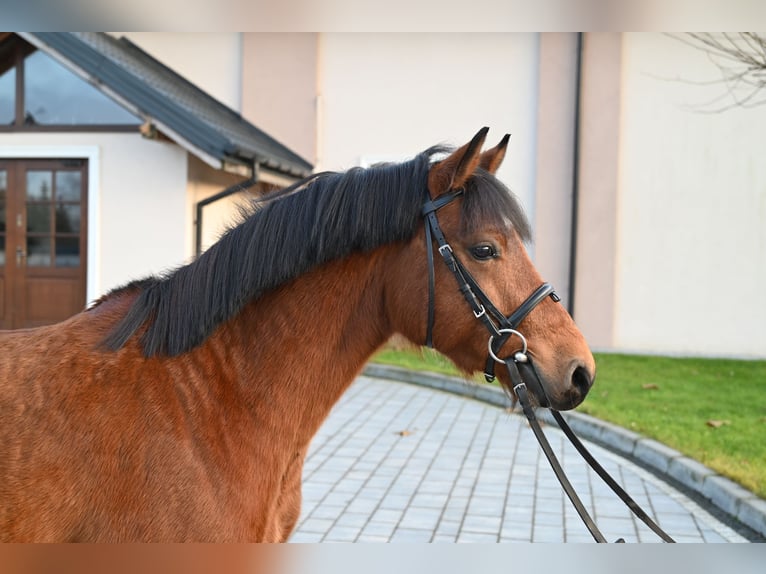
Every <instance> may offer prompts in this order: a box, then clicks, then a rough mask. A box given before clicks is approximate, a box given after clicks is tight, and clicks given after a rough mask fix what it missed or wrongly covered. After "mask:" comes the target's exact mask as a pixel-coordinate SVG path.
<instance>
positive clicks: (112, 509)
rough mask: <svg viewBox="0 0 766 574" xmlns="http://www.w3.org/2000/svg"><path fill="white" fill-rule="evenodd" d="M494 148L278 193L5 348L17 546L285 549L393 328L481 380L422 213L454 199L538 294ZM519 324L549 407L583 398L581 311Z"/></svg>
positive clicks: (2, 377)
mask: <svg viewBox="0 0 766 574" xmlns="http://www.w3.org/2000/svg"><path fill="white" fill-rule="evenodd" d="M486 133H487V128H484V129H482V130H481V131H480V132H479V133H478V134H476V136H475V137H474V138H473V139H472V140H471V141H470V142H469V143H467V144H465V145H464V146H462V147H460V148H458V149H456V150H448V149H446V148H440V147H434V148H430V149H428V150H426V151H425V152H423V153H421V154H419V155H417V156H416V157H415V158H413V159H412V160H409V161H406V162H402V163H392V164H381V165H376V166H372V167H370V168H366V169H363V168H353V169H351V170H349V171H347V172H343V173H331V172H327V173H322V174H318V175H314V176H311V177H309V178H307V179H306V180H304V181H302V182H299V183H298V184H295V185H293V186H291V187H288V188H286V189H284V190H280V191H277V192H272V193H271V194H269V195H267V196H266V197H264V198H262V199H260V200H257V202H256V205H255V206H254V209H253V211H252V213H251V214H250V215H248V216H247V217H244V218H243V219H242V221H241V222H240V223H239V224H238V225H236V226H234V227H232V228H230V229H229V230H228V231H227V232H226V233H225V234H224V235H223V236H222V237H221V239H220V240H219V241H218V242H217V243H216V244H215V245H213V246H212V247H211V248H210V249H208V250H207V251H206V252H205V253H204V254H202V255H201V256H199V257H198V258H197V259H196V260H195V261H193V262H192V263H190V264H188V265H186V266H182V267H179V268H178V269H176V270H174V271H172V272H168V273H167V274H165V275H164V276H160V277H152V278H148V279H144V280H140V281H134V282H132V283H130V284H128V285H126V286H124V287H121V288H118V289H116V290H113V291H111V292H110V293H108V294H106V295H105V296H103V297H102V298H100V299H99V300H98V301H96V302H95V303H94V304H93V305H91V307H90V308H88V309H86V310H85V311H83V312H82V313H80V314H78V315H75V316H74V317H72V318H70V319H68V320H66V321H64V322H62V323H59V324H57V325H53V326H48V327H41V328H37V329H31V330H21V331H13V332H2V333H0V421H2V423H1V424H0V540H1V541H4V542H7V541H16V542H27V541H88V542H127V541H139V542H149V541H152V542H154V541H206V542H212V541H215V542H254V541H259V542H278V541H285V540H286V539H287V538H288V537H289V535H290V533H291V531H292V530H293V528H294V526H295V523H296V521H297V519H298V517H299V514H300V503H301V472H302V465H303V461H304V457H305V456H306V451H307V448H308V446H309V442H310V440H311V439H312V437H313V436H314V434H315V432H316V431H317V430H318V428H319V426H320V425H321V424H322V422H323V421H324V419H325V418H326V416H327V415H328V413H329V411H330V409H331V408H332V406H333V405H334V404H335V403H336V401H338V399H339V397H340V396H341V395H342V393H343V392H344V391H345V389H346V388H347V387H349V385H350V384H351V382H352V381H353V380H354V378H355V377H356V376H357V375H358V374H359V372H360V371H361V369H362V368H363V366H364V364H365V362H366V361H367V360H368V359H369V358H370V356H371V355H372V354H373V353H374V352H375V351H376V350H377V349H378V348H380V347H381V346H382V345H383V344H384V343H385V342H386V341H387V340H388V339H389V338H390V337H391V336H392V335H393V334H395V333H399V334H401V335H404V336H405V337H406V338H408V339H409V340H411V341H413V342H416V343H422V342H423V341H424V339H425V337H426V335H427V333H426V332H427V331H429V336H430V337H432V340H433V346H434V347H435V348H436V349H437V350H439V351H440V352H442V353H443V354H445V355H447V356H448V357H449V358H450V359H452V361H454V363H455V364H456V365H457V366H458V367H460V368H461V369H462V370H464V371H465V372H467V373H470V372H475V371H478V370H481V369H482V367H483V365H484V359H485V358H486V353H487V339H486V333H485V332H484V331H483V327H482V325H481V324H480V322H478V321H476V320H475V319H474V316H473V315H474V314H473V313H470V309H469V308H468V307H467V306H466V302H465V300H464V299H463V295H462V294H461V293H460V291H459V290H458V289H457V288H456V286H455V281H454V278H453V276H452V275H451V273H450V271H449V270H448V269H447V268H446V267H445V266H437V267H436V268H434V271H433V274H434V276H433V284H434V285H435V289H429V281H428V280H427V276H428V275H429V272H428V271H429V270H428V260H429V258H430V257H432V256H433V254H434V252H436V251H437V246H436V245H434V244H433V243H432V242H431V241H429V242H428V244H426V242H425V241H424V240H423V231H424V225H425V224H424V216H423V214H422V206H423V204H424V202H432V203H433V202H437V201H438V200H439V198H442V197H445V196H446V195H447V194H453V196H454V198H455V201H450V202H449V204H447V202H443V203H444V205H443V206H442V207H441V209H440V210H439V214H438V221H439V224H440V226H441V231H443V234H444V236H445V237H446V238H447V239H448V240H449V242H450V245H451V247H450V252H454V255H455V257H457V258H459V259H460V260H461V261H462V265H463V267H464V269H465V270H466V272H467V273H470V274H471V275H472V277H473V278H474V279H475V280H476V282H477V283H478V284H480V285H481V287H482V289H483V290H484V292H485V293H486V294H487V296H489V297H490V298H491V299H492V300H493V301H494V302H495V303H496V305H497V307H498V308H499V309H500V310H501V311H502V312H504V313H507V312H510V311H511V310H512V309H514V308H516V307H518V306H519V304H520V303H522V302H523V301H524V298H525V297H526V295H527V294H528V293H530V292H531V291H533V290H534V289H535V288H536V287H537V286H538V285H540V282H541V279H540V276H539V274H538V272H537V271H536V270H535V268H534V266H533V265H532V263H531V261H530V259H529V257H528V255H527V252H526V250H525V247H524V242H525V241H528V240H529V238H530V237H529V236H530V228H529V224H528V222H527V220H526V219H525V216H524V213H523V211H522V209H521V207H520V206H519V204H518V202H517V200H516V199H515V198H514V196H513V195H512V194H511V193H510V192H509V190H508V189H507V188H506V187H505V186H504V185H503V184H502V183H501V182H500V181H499V180H498V179H497V178H496V177H495V175H494V174H495V172H496V170H497V168H498V166H499V165H500V162H501V161H502V159H503V156H504V155H505V150H506V147H507V143H508V137H507V136H506V137H505V138H504V139H503V140H502V141H501V142H500V144H498V145H497V146H495V147H493V148H491V149H489V150H487V151H484V152H482V151H481V150H482V146H483V145H484V141H485V137H486ZM456 190H459V193H456ZM438 250H439V252H441V251H442V248H441V247H440V248H438ZM429 252H431V254H430V256H429ZM432 268H433V267H432ZM431 291H433V292H432V293H431ZM429 307H430V308H431V309H432V312H429V313H427V312H426V310H427V309H428V308H429ZM427 315H428V317H427ZM519 329H523V331H524V334H525V337H526V340H525V344H526V343H527V342H528V346H529V350H528V354H529V356H530V357H531V358H532V359H534V367H535V370H536V373H537V375H538V376H539V382H540V384H541V385H542V387H543V388H544V391H545V393H546V396H547V399H548V401H549V402H550V404H551V406H553V407H554V408H556V409H569V408H572V407H574V406H576V405H577V404H579V403H580V402H581V401H582V400H583V399H584V397H585V395H586V393H587V392H588V389H589V387H590V385H591V384H592V382H593V378H594V376H595V364H594V360H593V357H592V355H591V353H590V351H589V349H588V346H587V344H586V342H585V340H584V339H583V336H582V334H581V333H580V332H579V330H578V329H577V327H576V326H575V324H574V322H573V320H572V319H571V317H570V316H569V314H568V313H567V312H566V310H565V309H564V308H563V307H562V306H561V305H559V304H557V303H556V302H555V301H554V300H552V299H551V298H548V297H546V298H545V300H544V301H541V302H539V305H537V306H536V308H535V309H534V310H533V311H532V312H531V313H529V315H528V316H527V317H526V318H524V320H523V322H522V323H521V326H520V327H519ZM431 331H432V332H431ZM514 341H515V339H514V338H511V340H510V341H508V342H507V343H505V344H504V345H505V346H507V347H508V349H511V348H512V347H513V346H514V344H518V341H516V342H515V343H514ZM511 350H512V349H511ZM496 352H500V350H496ZM499 376H500V377H502V376H503V375H502V373H500V375H499Z"/></svg>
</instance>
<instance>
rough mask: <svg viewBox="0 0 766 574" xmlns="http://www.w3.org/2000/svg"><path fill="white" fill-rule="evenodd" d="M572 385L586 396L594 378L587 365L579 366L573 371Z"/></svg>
mask: <svg viewBox="0 0 766 574" xmlns="http://www.w3.org/2000/svg"><path fill="white" fill-rule="evenodd" d="M572 385H573V386H574V387H575V388H576V389H577V390H578V391H580V394H581V395H582V396H583V397H584V396H585V395H586V394H587V392H588V391H589V390H590V388H591V386H592V385H593V378H591V375H590V373H589V372H588V370H587V369H586V368H585V367H582V366H578V367H576V368H575V370H574V372H573V373H572Z"/></svg>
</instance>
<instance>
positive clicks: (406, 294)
mask: <svg viewBox="0 0 766 574" xmlns="http://www.w3.org/2000/svg"><path fill="white" fill-rule="evenodd" d="M486 133H487V129H486V128H485V129H483V130H481V131H480V132H479V133H478V134H477V135H476V136H475V137H474V138H473V140H472V141H471V142H469V143H468V144H466V145H464V146H463V147H461V148H459V149H458V150H456V151H455V152H453V153H452V154H450V155H449V156H448V157H446V158H445V159H443V160H441V161H439V162H437V163H434V164H433V165H432V166H431V168H430V171H429V174H428V192H429V194H430V199H431V200H432V202H433V203H432V204H431V206H432V207H434V206H436V207H437V209H436V212H435V213H436V215H437V220H438V226H439V227H440V228H441V230H442V231H443V234H444V237H445V238H446V241H447V242H448V243H449V246H450V247H451V249H452V252H453V253H454V256H455V258H456V259H457V260H458V262H459V264H460V265H461V267H462V269H463V270H464V271H467V272H468V273H467V275H469V276H471V277H472V278H473V280H475V283H476V284H478V287H479V288H480V289H481V291H483V292H484V294H485V295H486V296H487V298H488V299H489V300H490V301H491V303H492V304H494V306H495V307H496V308H497V309H498V310H499V311H500V312H501V313H502V314H503V315H505V316H506V317H507V316H509V315H511V314H512V313H513V312H514V311H515V310H516V309H518V308H519V306H520V305H522V303H524V302H525V300H526V299H527V297H528V296H529V295H530V294H531V293H533V292H534V291H535V290H536V289H537V288H538V287H540V285H541V284H542V283H543V280H542V278H541V277H540V275H539V273H538V272H537V270H536V269H535V267H534V265H533V264H532V262H531V260H530V258H529V256H528V254H527V252H526V249H525V247H524V241H525V240H527V239H529V225H528V223H527V221H526V218H525V216H524V214H523V212H522V211H521V208H520V207H519V205H518V203H517V202H516V200H515V199H514V198H513V196H512V195H511V194H510V192H509V191H508V190H507V188H506V187H505V186H504V185H503V184H502V183H500V182H499V181H498V180H497V179H496V178H495V176H494V173H495V171H496V170H497V168H498V167H499V165H500V163H501V161H502V159H503V156H504V155H505V148H506V145H507V143H508V137H507V136H506V137H505V138H504V139H503V140H502V141H501V142H500V144H498V145H497V146H496V147H494V148H492V149H490V150H488V151H485V152H484V153H482V152H481V147H482V145H483V143H484V139H485V137H486ZM461 190H462V193H459V192H460V191H461ZM456 192H458V193H456ZM452 195H454V196H455V199H454V200H450V196H452ZM427 200H428V198H427V197H426V196H425V190H424V202H427ZM425 237H426V234H425V233H424V232H423V230H422V229H421V232H419V233H418V234H417V235H416V237H415V238H414V239H413V240H412V241H411V242H410V243H409V244H408V245H407V246H406V247H405V248H404V249H403V251H402V252H401V256H400V258H399V265H400V267H399V270H400V273H397V274H396V276H397V280H402V278H403V277H406V279H404V286H405V288H404V289H401V287H400V288H399V289H397V290H395V291H394V290H392V291H390V292H389V294H390V296H391V297H393V299H394V300H392V301H391V303H392V304H393V305H394V306H395V308H397V309H398V312H397V313H396V317H398V319H395V325H394V327H395V328H397V329H398V330H399V331H401V332H402V333H403V334H404V335H405V336H407V337H408V338H410V339H411V340H413V341H415V342H418V343H423V342H424V341H425V340H426V337H427V330H428V322H429V321H428V318H427V316H428V312H427V309H428V305H429V299H431V295H430V294H429V291H430V290H429V288H428V275H429V271H428V263H427V252H426V249H433V253H434V262H433V263H434V279H435V280H434V289H433V300H432V304H433V346H434V347H435V348H436V349H437V350H439V351H441V352H442V353H444V354H445V355H447V356H448V357H450V358H451V359H452V360H453V361H454V362H455V364H456V365H457V366H458V367H460V368H461V369H464V370H465V371H467V372H476V371H482V370H483V369H484V367H485V364H486V361H487V358H488V349H487V347H488V338H489V336H490V332H489V331H488V329H487V327H486V325H485V324H484V323H482V321H480V320H477V318H476V317H475V313H474V312H473V309H472V308H471V305H469V303H467V301H466V299H465V298H464V296H463V294H461V292H460V290H459V289H458V283H457V281H456V278H455V276H454V275H453V271H451V270H450V269H449V267H448V265H445V263H444V261H443V259H442V256H441V254H440V253H439V252H438V250H437V248H438V245H437V244H436V243H433V244H429V245H426V240H425ZM429 243H431V242H430V241H429ZM393 293H395V295H394V294H393ZM515 328H516V329H517V330H518V331H519V332H520V333H521V334H522V335H523V336H524V338H525V339H526V341H527V343H528V353H527V354H528V356H529V358H530V359H531V365H532V371H530V370H529V369H527V372H526V376H527V377H529V376H530V375H532V376H534V375H533V373H536V375H537V378H538V380H539V382H540V384H541V386H542V388H543V391H544V393H545V397H546V398H547V400H548V402H549V404H550V406H551V407H552V408H554V409H557V410H566V409H570V408H573V407H575V406H577V405H578V404H580V402H582V400H583V399H584V398H585V395H586V394H587V393H588V390H589V389H590V387H591V385H592V383H593V380H594V377H595V363H594V360H593V356H592V354H591V352H590V350H589V348H588V345H587V344H586V342H585V339H584V338H583V335H582V333H580V331H579V329H578V328H577V327H576V326H575V324H574V321H573V320H572V318H571V317H570V316H569V314H568V313H567V311H566V309H565V308H564V307H563V306H562V305H561V304H560V303H557V302H556V301H554V300H553V299H552V298H550V297H545V298H544V299H543V300H542V301H541V302H540V303H539V304H538V305H536V306H535V307H534V308H533V309H532V311H531V312H529V314H528V315H526V317H525V318H524V319H523V320H522V321H521V322H520V323H519V324H518V325H517V326H516V327H515ZM520 347H521V339H520V338H519V337H518V336H515V335H514V336H511V337H510V338H509V339H508V340H507V342H506V343H505V344H504V345H503V346H502V347H501V348H500V349H497V353H496V355H497V356H499V357H500V358H505V357H509V356H512V355H513V354H514V353H515V351H517V350H519V348H520ZM497 371H498V377H500V378H501V379H504V378H505V380H504V381H503V382H505V383H508V380H507V379H508V373H507V372H506V371H505V369H498V370H497ZM532 388H534V385H532Z"/></svg>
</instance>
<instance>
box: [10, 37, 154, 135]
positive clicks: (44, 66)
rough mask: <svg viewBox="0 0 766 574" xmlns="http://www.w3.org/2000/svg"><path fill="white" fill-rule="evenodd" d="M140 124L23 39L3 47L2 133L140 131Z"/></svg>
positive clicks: (11, 38) (122, 109)
mask: <svg viewBox="0 0 766 574" xmlns="http://www.w3.org/2000/svg"><path fill="white" fill-rule="evenodd" d="M140 124H141V120H140V119H139V118H138V117H136V116H134V115H133V114H132V113H130V112H129V111H128V110H126V109H125V108H123V107H122V106H120V105H119V104H118V103H116V102H115V101H113V100H112V99H111V98H109V97H108V96H106V95H105V94H103V93H102V92H101V91H100V90H98V89H97V88H95V87H93V86H92V85H90V84H89V83H88V82H86V81H85V80H83V79H82V78H80V77H79V76H77V75H76V74H74V73H73V72H71V71H69V70H68V69H67V68H65V67H64V66H62V65H61V64H59V63H58V62H57V61H55V60H54V59H53V58H51V57H50V56H48V55H47V54H45V53H44V52H41V51H39V50H37V49H36V48H34V46H32V45H31V44H29V43H27V42H25V41H24V40H23V39H21V38H20V37H18V36H13V35H12V36H10V38H6V40H5V41H4V42H3V43H2V45H0V129H3V128H6V129H8V128H10V129H12V130H25V129H27V130H32V129H52V128H53V129H55V128H58V129H62V128H68V129H72V128H75V129H76V128H78V127H90V126H99V127H100V128H101V129H104V127H107V128H109V127H111V128H114V129H125V128H127V129H136V128H137V126H138V125H140Z"/></svg>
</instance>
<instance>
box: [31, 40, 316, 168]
mask: <svg viewBox="0 0 766 574" xmlns="http://www.w3.org/2000/svg"><path fill="white" fill-rule="evenodd" d="M19 35H21V36H23V37H24V39H26V40H27V41H28V42H30V43H32V44H34V45H35V46H36V47H37V48H39V49H41V50H43V51H44V52H46V53H47V54H49V55H51V56H53V57H55V58H56V59H57V60H58V61H60V62H62V63H63V64H65V65H67V67H69V68H70V69H72V70H73V71H75V72H76V73H78V74H79V75H81V76H83V77H84V78H85V79H86V80H88V81H89V82H90V83H92V84H93V85H94V86H96V87H98V88H99V89H101V90H102V91H103V92H105V93H107V94H108V95H110V96H111V97H112V98H114V99H115V100H117V101H118V102H119V103H120V104H122V105H123V106H125V107H126V108H127V109H128V110H130V111H131V112H132V113H134V114H136V115H137V116H139V117H141V118H142V119H144V120H145V121H147V122H149V123H151V124H154V125H156V126H157V128H158V129H159V130H160V131H162V132H163V133H165V134H166V135H167V136H168V137H170V138H171V139H173V140H174V141H176V143H178V144H179V145H181V146H183V147H185V148H186V149H187V150H189V151H190V152H191V153H193V154H195V155H197V156H198V157H200V159H202V160H203V161H205V162H207V163H208V164H210V165H213V166H215V167H217V168H219V169H220V168H221V167H223V165H225V164H227V163H228V164H231V163H234V164H241V165H245V166H250V167H255V166H259V167H264V168H267V169H269V170H272V171H276V172H278V173H281V174H284V175H288V176H292V177H305V176H307V175H308V174H309V173H311V170H312V165H311V164H310V163H309V162H308V161H306V160H305V159H303V158H302V157H300V156H299V155H298V154H296V153H295V152H293V151H292V150H290V149H289V148H287V147H286V146H284V145H283V144H281V143H279V142H278V141H277V140H275V139H274V138H272V137H271V136H269V135H268V134H266V133H265V132H263V131H262V130H260V129H258V128H257V127H255V126H254V125H253V124H251V123H250V122H248V121H247V120H246V119H244V118H243V117H242V116H241V115H240V114H239V113H237V112H235V111H234V110H232V109H231V108H229V107H227V106H226V105H224V104H222V103H221V102H219V101H218V100H216V99H215V98H213V97H212V96H210V95H209V94H208V93H207V92H205V91H204V90H202V89H200V88H199V87H198V86H196V85H194V84H192V83H191V82H189V81H188V80H186V79H185V78H183V77H182V76H180V75H179V74H177V73H176V72H174V71H173V70H171V69H170V68H168V67H167V66H165V65H164V64H162V63H161V62H159V61H158V60H156V59H155V58H153V57H152V56H150V55H149V54H147V53H146V52H144V51H143V50H141V48H139V47H138V46H136V45H135V44H133V43H132V42H131V41H130V40H128V39H127V38H125V37H121V38H114V37H112V36H110V35H108V34H105V33H103V32H39V33H38V32H35V33H20V34H19Z"/></svg>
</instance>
